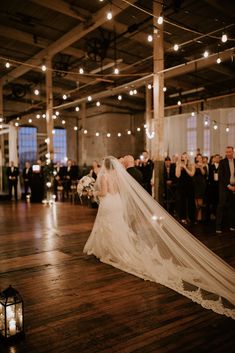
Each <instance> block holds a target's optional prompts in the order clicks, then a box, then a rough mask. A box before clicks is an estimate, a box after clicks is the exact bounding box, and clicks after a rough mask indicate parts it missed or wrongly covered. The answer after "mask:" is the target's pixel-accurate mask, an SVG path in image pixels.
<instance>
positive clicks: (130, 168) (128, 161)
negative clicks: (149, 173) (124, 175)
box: [123, 155, 143, 186]
mask: <svg viewBox="0 0 235 353" xmlns="http://www.w3.org/2000/svg"><path fill="white" fill-rule="evenodd" d="M123 165H124V167H125V168H126V171H127V172H128V173H129V174H130V175H131V176H132V177H133V178H134V179H135V180H136V181H138V183H139V184H140V185H141V186H143V176H142V173H141V172H140V171H139V169H138V168H136V167H135V160H134V157H133V156H130V155H128V156H125V157H124V158H123Z"/></svg>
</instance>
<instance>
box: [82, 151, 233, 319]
mask: <svg viewBox="0 0 235 353" xmlns="http://www.w3.org/2000/svg"><path fill="white" fill-rule="evenodd" d="M95 189H97V190H101V191H98V195H102V196H101V197H100V198H99V199H100V206H99V209H98V213H97V217H96V220H95V223H94V227H93V230H92V232H91V235H90V237H89V239H88V240H87V243H86V245H85V247H84V252H85V253H87V254H89V255H90V254H94V255H95V256H96V257H98V258H99V259H100V260H101V261H102V262H104V263H107V264H110V265H112V266H114V267H117V268H119V269H121V270H123V271H125V272H128V273H131V274H134V275H135V276H138V277H141V278H143V279H145V280H150V281H154V282H156V283H160V284H162V285H164V286H167V287H169V288H171V289H173V290H175V291H177V292H178V293H180V294H182V295H184V296H186V297H188V298H190V299H191V300H192V301H194V302H197V303H198V304H200V305H201V306H203V307H204V308H206V309H211V310H213V311H215V312H216V313H218V314H223V315H226V316H228V317H231V318H233V319H235V271H234V269H233V268H232V267H231V266H229V265H228V264H227V263H226V262H224V261H223V260H222V259H221V258H220V257H218V256H217V255H215V254H214V253H213V252H212V251H210V250H209V249H208V248H207V247H206V246H204V245H203V244H202V243H201V242H200V241H198V240H197V239H196V238H195V237H194V236H193V235H192V234H191V233H189V232H188V231H187V230H186V229H185V228H183V227H182V226H181V225H180V224H179V223H178V222H177V221H176V220H175V219H174V218H173V217H171V216H170V215H169V214H168V213H167V212H166V211H165V210H164V209H163V208H162V207H161V206H160V205H159V204H158V203H157V202H156V201H155V200H154V199H153V198H152V197H151V196H150V195H149V194H148V193H147V192H146V191H145V190H144V189H143V188H142V187H141V186H140V185H139V184H138V183H137V182H136V181H135V180H134V179H133V178H132V176H130V175H129V174H128V173H127V172H126V170H125V169H124V167H123V166H122V165H121V164H120V163H119V161H118V160H117V159H116V158H114V157H106V158H105V159H104V162H103V165H102V168H101V170H100V172H99V175H98V178H97V181H96V184H95Z"/></svg>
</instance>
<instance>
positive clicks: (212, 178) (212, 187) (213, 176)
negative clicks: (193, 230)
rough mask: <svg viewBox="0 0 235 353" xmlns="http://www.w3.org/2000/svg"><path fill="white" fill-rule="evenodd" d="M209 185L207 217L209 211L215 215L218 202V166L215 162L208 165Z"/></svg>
mask: <svg viewBox="0 0 235 353" xmlns="http://www.w3.org/2000/svg"><path fill="white" fill-rule="evenodd" d="M208 182H209V185H208V193H207V196H208V200H207V202H208V208H209V209H208V218H209V217H210V212H212V214H213V215H214V216H215V215H216V210H217V206H218V202H219V166H216V165H215V164H210V165H209V180H208Z"/></svg>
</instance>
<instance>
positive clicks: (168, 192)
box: [163, 156, 176, 214]
mask: <svg viewBox="0 0 235 353" xmlns="http://www.w3.org/2000/svg"><path fill="white" fill-rule="evenodd" d="M163 184H164V195H163V197H164V202H165V205H166V209H167V211H168V212H170V213H172V214H173V213H174V206H175V205H174V204H175V186H176V176H175V163H172V162H171V158H170V157H169V156H167V157H166V158H165V161H164V169H163Z"/></svg>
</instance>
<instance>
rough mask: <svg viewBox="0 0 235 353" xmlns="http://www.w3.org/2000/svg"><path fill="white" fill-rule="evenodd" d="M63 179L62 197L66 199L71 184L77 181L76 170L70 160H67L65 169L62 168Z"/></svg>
mask: <svg viewBox="0 0 235 353" xmlns="http://www.w3.org/2000/svg"><path fill="white" fill-rule="evenodd" d="M63 179H64V181H63V186H64V192H65V195H64V196H65V197H66V198H68V196H69V191H70V190H71V185H72V182H73V181H75V180H77V179H78V175H77V168H76V167H74V166H73V164H72V161H71V159H69V160H68V162H67V167H64V172H63Z"/></svg>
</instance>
